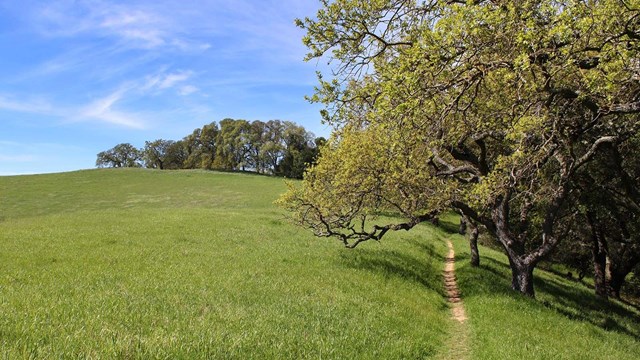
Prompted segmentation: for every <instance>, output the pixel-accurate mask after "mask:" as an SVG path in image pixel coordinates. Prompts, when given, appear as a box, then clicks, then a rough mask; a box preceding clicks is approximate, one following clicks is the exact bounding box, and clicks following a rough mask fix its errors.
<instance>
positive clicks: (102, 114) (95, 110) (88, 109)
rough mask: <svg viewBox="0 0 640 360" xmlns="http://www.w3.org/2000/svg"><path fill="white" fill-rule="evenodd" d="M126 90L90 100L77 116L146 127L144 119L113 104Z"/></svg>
mask: <svg viewBox="0 0 640 360" xmlns="http://www.w3.org/2000/svg"><path fill="white" fill-rule="evenodd" d="M127 91H128V90H127V89H120V90H117V91H115V92H113V93H111V94H109V95H107V96H105V97H102V98H99V99H97V100H95V101H93V102H91V103H90V104H89V105H87V106H85V107H84V108H83V109H82V110H81V112H80V114H79V116H78V117H77V118H78V119H79V120H81V121H82V120H85V119H87V118H88V119H96V120H100V121H103V122H106V123H110V124H113V125H119V126H124V127H128V128H133V129H144V128H145V127H146V125H145V123H144V121H143V120H141V119H139V118H138V117H137V116H136V115H134V114H130V113H126V112H123V111H118V110H116V109H115V104H116V103H117V102H118V101H120V100H121V99H122V98H123V96H124V94H125V93H126V92H127Z"/></svg>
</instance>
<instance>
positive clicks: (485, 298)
mask: <svg viewBox="0 0 640 360" xmlns="http://www.w3.org/2000/svg"><path fill="white" fill-rule="evenodd" d="M455 239H456V240H455V241H454V244H455V247H456V261H457V263H458V265H457V276H458V284H459V286H460V288H461V291H462V294H463V298H464V302H465V308H466V310H467V315H468V316H469V322H468V323H469V326H470V327H471V346H470V347H471V349H470V352H471V356H470V358H472V359H505V360H506V359H540V360H546V359H576V360H582V359H611V360H622V359H629V360H631V359H639V358H640V312H639V311H638V310H637V309H635V308H634V307H631V306H627V305H624V304H622V303H619V302H616V301H613V302H612V303H611V304H604V303H602V302H601V301H598V300H597V299H596V298H595V296H594V291H593V289H590V288H588V287H586V286H585V285H583V284H581V283H578V282H577V281H572V280H568V279H565V278H563V277H559V276H556V275H554V274H551V273H548V272H546V271H542V270H536V271H535V272H534V275H535V277H536V279H535V287H536V299H535V300H533V299H529V298H526V297H523V296H520V295H518V294H516V293H515V292H512V291H510V290H509V285H510V283H511V272H510V270H509V263H508V261H507V258H506V256H504V255H503V254H502V253H498V252H496V251H493V250H491V249H488V248H481V249H480V255H481V267H480V268H473V267H471V266H470V265H469V261H468V260H467V259H469V246H468V243H467V242H466V241H465V240H464V239H462V238H460V237H455Z"/></svg>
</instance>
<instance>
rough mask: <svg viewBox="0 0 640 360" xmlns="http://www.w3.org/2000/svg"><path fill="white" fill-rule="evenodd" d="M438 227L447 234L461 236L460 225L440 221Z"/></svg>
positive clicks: (443, 220) (445, 220) (446, 220)
mask: <svg viewBox="0 0 640 360" xmlns="http://www.w3.org/2000/svg"><path fill="white" fill-rule="evenodd" d="M438 227H439V228H440V229H442V230H443V231H444V232H446V233H447V234H460V232H459V231H460V223H459V222H453V221H449V220H448V219H439V220H438Z"/></svg>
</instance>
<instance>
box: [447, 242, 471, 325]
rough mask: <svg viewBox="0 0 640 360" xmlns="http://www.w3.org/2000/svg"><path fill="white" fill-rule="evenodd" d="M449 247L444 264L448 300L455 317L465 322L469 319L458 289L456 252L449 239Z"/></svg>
mask: <svg viewBox="0 0 640 360" xmlns="http://www.w3.org/2000/svg"><path fill="white" fill-rule="evenodd" d="M447 247H448V248H449V253H448V254H447V258H446V260H445V266H444V287H445V290H446V291H447V301H449V302H450V303H451V312H452V317H453V319H454V320H456V321H458V322H461V323H463V322H465V321H466V320H467V315H466V314H465V312H464V306H463V305H462V299H461V298H460V290H458V283H457V282H456V271H455V265H456V253H455V251H454V250H453V244H452V243H451V240H448V239H447Z"/></svg>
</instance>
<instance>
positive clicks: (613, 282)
mask: <svg viewBox="0 0 640 360" xmlns="http://www.w3.org/2000/svg"><path fill="white" fill-rule="evenodd" d="M623 255H625V254H623ZM616 260H617V261H611V262H610V264H609V265H610V267H609V270H610V278H609V281H608V282H607V291H608V293H609V296H613V297H614V298H616V299H620V290H622V285H624V283H625V279H626V278H627V275H629V273H630V272H631V271H632V270H633V268H634V267H636V265H638V263H640V255H638V254H635V253H634V254H631V256H629V257H626V258H625V257H624V256H622V259H616Z"/></svg>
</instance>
